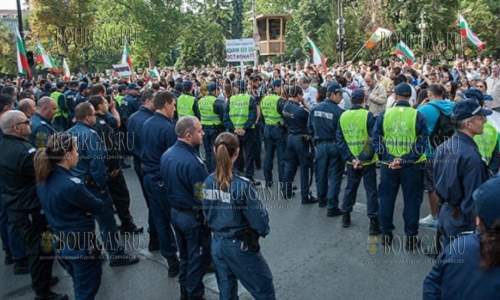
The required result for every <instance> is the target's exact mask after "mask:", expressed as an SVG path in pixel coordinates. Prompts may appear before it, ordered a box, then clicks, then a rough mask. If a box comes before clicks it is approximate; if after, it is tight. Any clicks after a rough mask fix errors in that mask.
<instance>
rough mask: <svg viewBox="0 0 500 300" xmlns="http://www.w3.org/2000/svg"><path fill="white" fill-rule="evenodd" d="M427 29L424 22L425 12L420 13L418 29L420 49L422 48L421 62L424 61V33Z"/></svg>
mask: <svg viewBox="0 0 500 300" xmlns="http://www.w3.org/2000/svg"><path fill="white" fill-rule="evenodd" d="M426 28H427V23H426V22H425V12H424V11H422V13H421V14H420V23H419V24H418V29H420V47H421V48H422V60H423V59H424V53H425V52H424V50H425V49H424V33H425V29H426Z"/></svg>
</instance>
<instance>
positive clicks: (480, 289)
mask: <svg viewBox="0 0 500 300" xmlns="http://www.w3.org/2000/svg"><path fill="white" fill-rule="evenodd" d="M499 193H500V175H497V176H495V177H493V178H491V179H490V180H488V181H486V182H485V183H484V184H483V185H481V186H480V187H479V188H478V189H477V190H476V191H475V192H474V194H473V198H474V207H475V212H476V232H475V233H470V234H462V235H459V236H458V237H457V238H455V239H454V240H452V241H451V242H450V243H449V245H448V246H447V247H446V248H445V249H444V251H443V252H442V253H441V255H440V257H439V259H438V260H437V262H436V265H435V266H434V268H433V269H432V271H431V272H430V273H429V275H427V278H426V279H425V280H424V297H423V299H481V300H488V299H500V201H499V200H500V198H499V196H498V195H499Z"/></svg>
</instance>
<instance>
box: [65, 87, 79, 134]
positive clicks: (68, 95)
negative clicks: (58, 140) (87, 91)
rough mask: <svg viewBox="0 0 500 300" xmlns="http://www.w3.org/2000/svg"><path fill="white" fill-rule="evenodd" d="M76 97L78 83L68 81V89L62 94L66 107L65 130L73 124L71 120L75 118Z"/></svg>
mask: <svg viewBox="0 0 500 300" xmlns="http://www.w3.org/2000/svg"><path fill="white" fill-rule="evenodd" d="M77 95H78V81H76V80H75V81H70V82H69V85H68V89H67V90H66V91H65V92H64V98H65V99H66V107H67V108H68V120H67V123H66V128H64V130H66V129H68V128H69V127H71V126H72V124H73V118H74V117H75V107H76V104H77V103H76V98H77Z"/></svg>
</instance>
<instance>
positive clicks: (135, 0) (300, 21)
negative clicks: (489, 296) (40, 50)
mask: <svg viewBox="0 0 500 300" xmlns="http://www.w3.org/2000/svg"><path fill="white" fill-rule="evenodd" d="M255 4H256V14H257V15H259V14H283V13H286V14H290V15H291V16H292V19H290V20H289V21H288V22H287V25H286V32H285V38H286V52H285V55H284V57H280V58H278V60H285V61H294V60H297V59H300V60H302V59H304V56H305V46H306V36H309V37H310V38H311V39H312V40H313V41H314V42H315V43H316V45H317V46H318V47H319V48H320V49H321V52H322V53H323V54H324V55H326V56H327V58H328V61H329V63H330V64H331V63H333V62H335V61H338V60H339V53H337V50H336V41H337V24H336V22H335V21H336V20H337V18H338V12H337V1H332V0H273V1H269V0H255ZM30 5H31V12H30V15H29V28H30V32H31V33H30V35H29V36H28V37H27V39H26V42H27V47H28V48H29V49H33V47H34V45H35V44H36V42H38V41H39V42H41V43H42V44H43V45H44V47H45V49H46V50H47V51H48V52H49V53H50V55H51V56H53V57H54V58H56V59H59V60H60V59H61V58H62V57H63V56H64V57H66V58H67V60H68V62H69V64H70V67H71V69H75V68H79V69H82V70H83V71H86V70H90V71H94V70H96V71H103V70H104V69H108V68H110V67H111V65H112V64H115V63H118V62H119V61H120V58H121V53H122V48H123V43H124V40H125V39H127V40H128V42H129V45H130V48H131V53H132V60H133V62H134V66H136V67H148V66H153V65H158V66H163V65H172V64H174V63H177V65H183V66H194V65H202V64H210V63H224V60H223V59H224V57H223V56H224V47H225V42H224V41H225V39H230V38H248V37H251V36H252V26H253V25H252V20H251V16H252V0H205V1H199V0H99V1H98V0H86V1H82V0H65V1H60V0H31V1H30ZM343 11H344V18H345V20H346V23H345V32H346V34H345V37H346V40H347V49H346V51H345V53H346V57H345V60H346V61H347V60H350V59H351V58H352V57H353V56H354V54H355V52H356V51H357V50H358V49H359V48H360V47H362V45H363V44H364V42H365V41H366V40H367V39H368V37H369V36H370V34H371V33H372V32H373V30H375V28H377V27H379V26H382V27H385V28H388V29H390V30H392V31H393V32H394V33H395V34H394V35H393V37H392V38H391V39H390V40H388V41H386V42H385V43H383V44H382V45H379V46H377V48H375V49H373V50H366V49H365V50H363V51H362V52H361V55H360V56H359V58H361V59H372V58H375V57H389V56H390V55H391V51H392V48H393V47H394V45H395V44H396V43H397V41H398V40H400V39H401V40H403V41H405V43H406V44H407V45H408V46H409V47H410V48H411V49H413V50H414V52H415V54H416V55H417V57H422V56H425V57H427V58H431V59H432V58H435V57H442V56H443V55H445V56H446V57H448V58H452V57H454V55H455V54H458V53H461V47H460V46H461V44H460V39H459V38H458V28H457V26H456V24H455V22H456V19H457V14H458V13H459V12H460V13H461V14H463V15H464V17H465V18H466V19H467V21H468V22H469V24H470V25H471V27H472V29H473V30H474V31H475V32H476V33H477V35H478V36H479V38H480V39H481V40H483V41H484V42H485V43H486V50H485V51H483V52H482V53H481V54H483V55H496V56H500V44H499V43H498V42H497V41H498V40H500V26H494V25H495V24H496V23H497V22H498V21H497V19H498V16H499V15H500V2H499V1H498V0H458V1H457V0H416V1H392V0H358V1H344V10H343ZM423 13H424V14H423ZM422 14H423V16H424V21H425V23H426V24H427V27H426V29H425V32H424V35H425V40H424V47H423V48H422V45H421V42H422V40H421V37H422V35H421V30H420V28H419V24H420V23H421V16H422ZM5 35H6V31H4V30H2V32H1V34H0V39H1V40H2V41H3V40H5V39H6V38H7V39H8V37H6V36H5ZM464 46H465V47H464V50H465V54H466V55H468V56H474V55H476V54H477V53H478V52H477V50H476V49H475V48H473V47H472V46H471V45H470V44H468V43H467V42H466V41H465V43H464ZM14 47H15V44H14ZM14 50H15V48H14ZM9 51H12V48H11V43H2V44H1V45H0V57H3V55H6V56H5V57H7V54H5V53H9ZM14 59H15V56H14ZM8 65H10V64H9V61H8V60H6V59H2V60H1V61H0V70H4V69H5V68H7V66H8ZM14 67H15V65H14ZM7 69H8V68H7ZM7 69H5V70H7ZM14 71H15V70H14Z"/></svg>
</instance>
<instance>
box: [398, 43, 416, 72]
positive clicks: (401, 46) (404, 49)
mask: <svg viewBox="0 0 500 300" xmlns="http://www.w3.org/2000/svg"><path fill="white" fill-rule="evenodd" d="M394 53H395V54H396V56H397V57H399V59H401V60H402V61H404V62H406V63H407V64H408V65H410V66H411V65H413V62H414V61H415V55H414V54H413V51H411V49H410V48H409V47H408V46H406V44H405V43H403V41H400V42H399V43H398V44H397V45H396V49H395V50H394Z"/></svg>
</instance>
